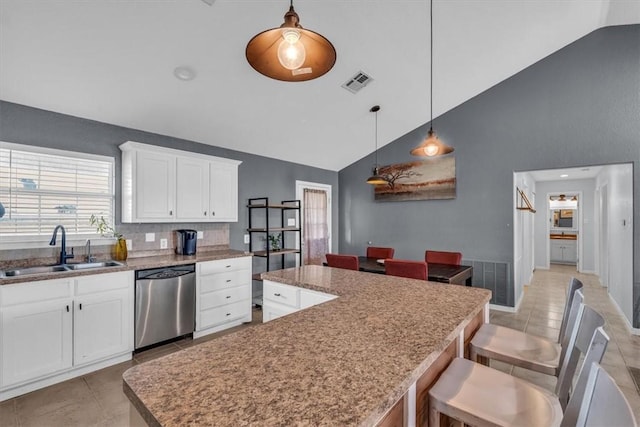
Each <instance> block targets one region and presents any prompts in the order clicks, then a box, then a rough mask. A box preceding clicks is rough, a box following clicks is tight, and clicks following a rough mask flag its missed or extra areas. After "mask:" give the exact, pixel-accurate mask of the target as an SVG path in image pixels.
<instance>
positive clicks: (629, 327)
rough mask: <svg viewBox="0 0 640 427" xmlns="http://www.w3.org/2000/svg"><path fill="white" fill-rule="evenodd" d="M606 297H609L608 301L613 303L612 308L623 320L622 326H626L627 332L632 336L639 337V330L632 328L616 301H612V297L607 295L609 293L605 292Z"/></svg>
mask: <svg viewBox="0 0 640 427" xmlns="http://www.w3.org/2000/svg"><path fill="white" fill-rule="evenodd" d="M607 296H608V297H609V301H611V302H612V303H613V306H614V307H615V308H616V310H618V314H620V317H622V318H623V319H624V324H625V325H626V326H627V329H628V330H629V332H630V333H631V334H633V335H639V336H640V328H634V327H633V325H632V324H631V322H630V321H629V319H627V316H626V315H625V314H624V312H623V311H622V309H621V308H620V306H619V305H618V303H617V302H616V300H615V299H613V297H612V296H611V294H609V292H607Z"/></svg>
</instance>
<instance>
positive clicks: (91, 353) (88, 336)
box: [73, 289, 133, 365]
mask: <svg viewBox="0 0 640 427" xmlns="http://www.w3.org/2000/svg"><path fill="white" fill-rule="evenodd" d="M131 313H132V306H131V298H130V291H129V290H128V289H118V290H115V291H109V292H103V293H99V294H92V295H84V296H82V297H78V298H76V300H75V307H74V329H73V338H74V350H73V364H74V365H82V364H85V363H89V362H94V361H96V360H99V359H102V358H105V357H109V356H114V355H117V354H120V353H124V352H127V351H132V350H133V330H132V328H133V316H132V315H131Z"/></svg>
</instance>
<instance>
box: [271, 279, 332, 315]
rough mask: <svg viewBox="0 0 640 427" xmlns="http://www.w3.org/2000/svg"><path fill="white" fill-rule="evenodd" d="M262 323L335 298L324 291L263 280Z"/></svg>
mask: <svg viewBox="0 0 640 427" xmlns="http://www.w3.org/2000/svg"><path fill="white" fill-rule="evenodd" d="M262 298H263V299H262V301H263V303H262V321H263V323H266V322H269V321H271V320H274V319H277V318H278V317H282V316H286V315H288V314H291V313H295V312H296V311H300V310H304V309H305V308H309V307H312V306H314V305H318V304H322V303H323V302H327V301H331V300H332V299H335V298H337V296H335V295H331V294H326V293H324V292H318V291H313V290H310V289H302V288H299V287H297V286H291V285H285V284H283V283H277V282H272V281H271V280H265V281H263V293H262Z"/></svg>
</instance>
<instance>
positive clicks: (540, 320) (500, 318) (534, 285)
mask: <svg viewBox="0 0 640 427" xmlns="http://www.w3.org/2000/svg"><path fill="white" fill-rule="evenodd" d="M572 276H574V277H576V278H578V279H579V280H581V281H582V282H583V284H584V295H585V302H586V303H587V304H588V305H590V306H591V307H593V308H594V309H595V310H597V311H598V312H599V313H600V314H602V316H603V317H604V318H605V320H606V324H605V327H604V329H605V331H606V332H607V334H608V335H609V338H610V339H611V341H609V345H608V347H607V352H606V354H605V356H604V359H603V362H602V366H603V367H604V368H605V369H606V371H607V372H608V373H609V374H610V375H611V376H612V377H613V378H614V379H615V381H616V383H617V384H618V386H619V387H620V388H621V389H622V391H623V392H624V394H625V396H626V397H627V400H628V401H629V403H630V404H631V406H632V408H633V409H634V414H635V416H636V419H637V420H640V391H639V389H638V387H640V384H638V385H636V384H635V382H634V379H633V378H632V376H631V374H630V372H629V369H628V368H629V367H631V368H636V369H638V371H636V372H640V336H634V335H631V334H630V333H629V331H628V329H627V327H626V325H625V323H624V319H623V318H622V316H621V315H620V314H619V313H618V311H617V309H616V307H615V306H614V305H613V303H612V302H611V301H610V299H609V296H608V295H607V291H606V289H605V288H603V287H602V286H600V282H599V280H598V277H597V276H595V275H592V274H580V273H577V272H576V267H575V266H571V265H559V264H551V269H550V270H536V272H535V273H534V275H533V280H532V282H531V283H530V285H529V286H525V294H524V298H523V300H522V304H521V305H520V309H519V310H518V312H517V313H507V312H502V311H497V310H492V311H491V323H495V324H498V325H504V326H509V327H511V328H515V329H519V330H522V331H525V332H529V333H532V334H536V335H540V336H545V337H548V338H552V339H556V338H557V337H558V332H559V328H560V322H561V319H562V310H563V308H564V302H565V299H566V296H565V293H566V288H567V284H568V283H569V279H570V278H571V277H572ZM491 366H492V367H494V368H497V369H500V370H502V371H504V372H508V373H511V374H513V375H515V376H517V377H520V378H524V379H527V380H528V381H531V382H534V383H536V384H538V385H540V386H542V387H545V388H547V389H549V390H551V391H553V389H554V387H555V383H556V379H555V377H551V376H549V375H544V374H539V373H536V372H532V371H528V370H526V369H522V368H513V367H512V366H511V365H507V364H504V363H500V362H493V361H492V362H491ZM636 378H637V377H636Z"/></svg>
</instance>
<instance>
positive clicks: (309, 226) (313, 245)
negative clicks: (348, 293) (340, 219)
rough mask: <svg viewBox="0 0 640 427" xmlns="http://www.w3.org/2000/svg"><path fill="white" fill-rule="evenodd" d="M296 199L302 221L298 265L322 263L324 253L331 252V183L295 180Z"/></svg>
mask: <svg viewBox="0 0 640 427" xmlns="http://www.w3.org/2000/svg"><path fill="white" fill-rule="evenodd" d="M296 199H298V200H300V204H301V209H300V211H301V212H300V218H301V222H302V248H301V251H300V253H301V256H302V260H301V261H302V262H300V264H299V265H322V261H323V259H324V256H325V254H326V253H328V252H331V185H327V184H321V183H317V182H307V181H296Z"/></svg>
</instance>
